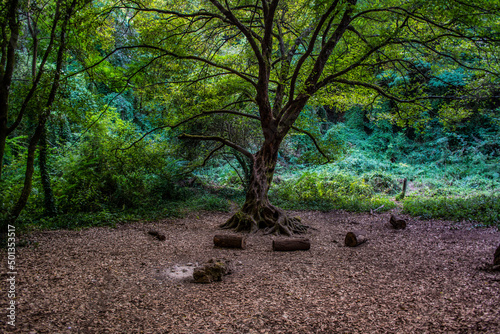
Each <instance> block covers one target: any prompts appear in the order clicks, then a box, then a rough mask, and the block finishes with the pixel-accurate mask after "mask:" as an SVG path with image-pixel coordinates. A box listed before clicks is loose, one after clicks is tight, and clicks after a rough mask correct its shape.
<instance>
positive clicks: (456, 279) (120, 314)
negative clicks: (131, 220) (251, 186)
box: [0, 212, 500, 333]
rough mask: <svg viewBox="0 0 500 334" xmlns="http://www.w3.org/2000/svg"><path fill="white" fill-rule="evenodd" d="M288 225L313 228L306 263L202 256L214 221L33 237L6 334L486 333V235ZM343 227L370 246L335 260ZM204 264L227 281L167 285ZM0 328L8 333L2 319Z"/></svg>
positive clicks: (344, 221) (258, 250)
mask: <svg viewBox="0 0 500 334" xmlns="http://www.w3.org/2000/svg"><path fill="white" fill-rule="evenodd" d="M296 214H297V215H299V216H301V217H302V220H303V221H304V222H306V223H308V224H310V225H311V226H312V227H314V228H315V229H313V230H312V231H311V233H309V234H308V235H307V238H308V239H310V241H311V249H310V250H309V251H305V252H273V251H272V246H271V245H272V240H273V237H272V236H264V235H262V234H255V235H248V237H247V247H246V249H243V250H241V249H223V248H214V246H213V236H214V235H215V234H224V233H228V234H230V233H232V232H231V231H221V230H219V229H218V225H219V224H220V223H221V222H223V221H225V220H226V219H227V218H228V217H229V215H228V214H225V213H224V214H223V213H204V214H203V215H200V217H203V218H202V219H198V218H197V217H196V215H193V216H192V217H188V218H185V219H174V220H170V219H169V220H165V221H159V222H155V223H135V224H126V225H121V226H119V227H118V228H116V229H111V228H93V229H88V230H83V231H47V232H38V233H34V234H33V235H32V236H31V239H32V240H36V241H37V242H38V243H39V246H38V247H36V248H35V247H28V248H19V249H18V258H17V260H18V262H19V264H18V268H19V270H18V271H19V274H18V282H17V289H18V299H17V302H18V310H17V316H18V318H17V321H16V324H17V326H16V328H15V329H14V332H18V333H477V332H481V333H500V293H499V290H500V282H499V278H500V277H499V275H500V274H499V273H498V272H491V271H490V272H488V271H483V270H480V269H478V268H479V267H480V266H481V265H482V264H483V263H485V262H491V261H492V258H493V253H494V251H495V249H496V247H497V246H498V242H499V240H500V233H499V232H498V230H496V229H471V228H470V227H469V226H468V225H467V224H465V223H464V224H456V223H451V222H443V221H416V220H414V219H412V218H409V217H405V219H406V220H407V222H408V227H407V228H406V229H405V230H393V229H391V228H390V227H389V226H388V223H387V222H388V220H389V217H390V214H375V215H369V214H351V213H345V212H329V213H321V212H297V213H296ZM353 222H356V224H355V226H354V225H353ZM353 227H355V228H356V229H363V230H364V231H366V232H367V233H368V234H369V235H370V242H368V243H365V244H363V245H361V246H359V247H356V248H348V247H344V246H343V240H344V237H345V234H346V233H347V232H348V231H349V230H351V229H352V228H353ZM151 230H155V231H157V230H158V231H162V233H164V234H165V235H166V240H165V241H163V242H158V240H155V239H154V238H152V237H151V236H150V235H148V233H147V231H151ZM1 257H2V263H6V262H5V261H6V254H5V252H2V253H1ZM210 258H224V259H229V260H231V261H232V262H233V263H234V264H235V268H234V272H233V273H232V274H231V275H228V276H225V277H224V280H223V281H222V282H217V283H212V284H206V285H199V284H194V283H192V282H191V281H190V280H189V279H185V276H183V279H177V278H175V277H176V276H175V275H168V274H167V273H168V272H169V270H170V272H172V270H173V269H172V268H181V271H182V270H183V269H182V268H185V267H190V266H192V265H193V264H195V263H204V262H206V261H207V260H209V259H210ZM176 270H177V269H176ZM186 270H187V269H186ZM180 276H182V275H180ZM2 291H4V292H5V290H2ZM4 292H3V293H4ZM1 302H2V304H1V305H0V307H1V308H2V310H5V308H6V306H7V304H6V303H7V298H5V297H4V298H2V299H1ZM0 322H1V323H0V328H2V329H4V330H5V331H7V330H8V331H12V329H11V328H9V326H8V325H7V324H6V317H5V315H3V316H2V317H1V318H0Z"/></svg>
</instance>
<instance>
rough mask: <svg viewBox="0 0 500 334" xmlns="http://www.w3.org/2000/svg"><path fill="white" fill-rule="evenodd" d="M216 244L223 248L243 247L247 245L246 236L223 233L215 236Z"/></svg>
mask: <svg viewBox="0 0 500 334" xmlns="http://www.w3.org/2000/svg"><path fill="white" fill-rule="evenodd" d="M214 245H215V246H216V247H223V248H241V249H245V247H246V237H245V236H241V235H223V234H218V235H216V236H214Z"/></svg>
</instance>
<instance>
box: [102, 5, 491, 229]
mask: <svg viewBox="0 0 500 334" xmlns="http://www.w3.org/2000/svg"><path fill="white" fill-rule="evenodd" d="M114 10H116V11H119V12H120V13H122V14H123V15H124V17H126V18H127V21H128V23H129V24H130V25H131V26H132V28H133V29H135V31H136V32H137V36H136V37H135V38H133V39H129V40H127V41H126V43H124V44H123V45H119V46H118V47H116V49H115V50H114V51H113V52H111V53H110V54H109V55H108V56H107V57H105V59H104V60H103V62H104V61H109V60H110V59H112V57H113V55H116V54H122V55H123V54H127V53H129V52H131V50H138V51H140V53H137V54H135V58H136V60H137V61H138V62H137V64H136V65H135V66H131V68H130V69H131V70H132V72H131V76H130V80H131V82H132V81H133V80H132V77H133V76H136V77H138V76H139V74H138V73H143V74H145V76H146V77H148V78H154V80H155V81H156V84H157V85H156V87H160V90H158V91H157V92H158V93H159V94H160V95H161V96H157V99H156V100H157V101H156V102H158V101H161V102H163V103H164V104H165V110H166V111H164V115H163V116H164V119H165V123H164V124H163V125H162V126H160V127H159V128H167V127H170V128H173V129H184V130H185V129H190V130H191V131H192V132H186V133H182V134H181V135H180V136H179V138H181V139H187V140H196V141H212V142H216V143H218V144H217V146H216V147H215V149H214V150H213V151H215V150H217V149H219V148H220V147H222V146H228V147H230V148H232V149H234V150H236V151H238V152H240V153H241V154H243V155H244V156H246V157H247V158H248V159H249V160H250V161H251V163H252V169H251V176H250V182H249V185H248V191H247V194H246V200H245V203H244V204H243V206H242V207H241V209H240V210H239V211H238V212H237V213H236V214H234V215H233V216H232V217H231V218H230V219H229V220H228V221H227V222H225V223H224V224H223V225H222V227H224V228H235V229H236V230H238V231H240V230H250V231H256V230H258V229H260V228H265V229H266V230H267V232H269V233H271V232H276V233H284V234H292V233H302V232H305V231H306V230H307V227H306V226H305V225H303V224H301V222H300V220H299V219H298V218H294V217H290V216H289V215H288V214H287V213H285V212H284V211H283V210H281V209H280V208H278V207H276V206H274V205H273V204H271V202H270V200H269V197H268V192H269V188H270V185H271V182H272V180H273V175H274V171H275V167H276V164H277V159H278V150H279V149H280V145H281V144H282V142H283V140H284V139H285V137H286V136H287V134H289V133H290V132H291V131H294V130H295V131H300V130H299V129H298V128H296V127H295V125H294V124H295V123H296V121H297V119H298V118H299V116H300V115H301V113H302V111H303V109H304V107H305V106H306V105H308V104H309V103H312V102H314V103H322V104H342V103H344V102H345V103H348V102H347V101H353V100H354V101H355V102H356V103H361V104H362V103H372V104H373V103H377V102H378V101H379V100H380V99H382V98H383V99H391V100H393V101H394V103H396V104H397V105H398V109H397V110H398V113H399V115H400V117H401V118H406V119H407V121H408V120H410V119H412V118H415V117H417V116H418V113H420V112H422V111H423V110H426V108H428V107H429V106H430V103H429V102H428V101H429V100H431V99H436V98H443V97H442V96H429V94H428V93H426V92H425V91H424V90H422V87H421V86H419V84H418V80H413V81H412V82H410V81H409V82H405V83H404V84H398V85H387V84H383V82H382V81H383V80H382V79H381V76H383V73H384V71H385V70H387V69H391V70H392V71H396V72H400V73H404V72H408V71H409V69H410V68H412V69H417V72H418V68H419V67H418V66H415V65H416V64H417V65H418V62H419V61H420V60H421V59H424V58H425V59H426V60H427V61H431V62H432V61H436V62H437V61H443V60H445V62H446V63H447V64H448V65H449V66H455V67H462V68H464V69H465V70H466V71H469V72H470V75H469V76H468V80H470V81H473V80H487V81H490V82H494V81H495V80H496V78H497V74H496V73H497V68H496V67H497V64H496V62H486V61H484V62H481V61H480V60H481V59H495V57H496V55H497V49H496V47H497V42H498V23H499V21H498V13H499V5H498V1H488V0H479V1H478V0H475V1H471V0H461V1H459V0H455V1H447V0H439V1H437V0H408V1H393V0H387V1H375V0H319V1H318V0H316V1H312V0H311V1H309V0H301V1H285V0H233V1H232V0H226V1H224V2H219V1H218V0H200V1H194V2H191V1H190V2H182V1H177V0H158V1H155V0H151V1H149V0H139V1H130V2H129V1H125V0H124V1H122V2H121V4H120V5H119V6H117V7H115V8H114ZM417 74H418V75H420V76H422V77H424V76H427V75H429V74H428V73H423V72H422V73H417ZM402 77H403V78H404V77H405V76H404V75H402ZM158 84H161V85H160V86H158ZM161 91H163V92H164V94H161ZM455 93H456V94H460V92H455ZM445 98H447V99H450V100H460V99H464V98H463V96H462V97H460V96H456V95H455V96H446V97H445ZM450 113H451V114H452V113H453V110H451V111H450ZM220 115H226V116H227V117H234V118H237V117H239V118H244V119H246V120H248V121H254V122H256V123H255V124H256V125H257V124H259V125H260V130H261V134H262V137H261V138H260V146H259V148H257V149H255V150H251V149H249V148H248V147H244V146H243V145H241V144H240V143H238V142H234V141H231V140H229V139H228V138H227V137H224V136H221V135H218V134H209V133H208V134H207V133H202V132H201V131H199V127H185V126H186V125H187V124H189V123H190V122H198V121H199V120H202V119H206V118H207V117H220ZM416 115H417V116H416ZM197 129H198V130H197ZM305 134H307V135H310V133H308V132H305ZM310 137H311V140H313V142H314V144H315V145H316V146H317V148H318V149H319V150H320V151H321V152H322V153H323V154H324V156H325V160H327V159H328V157H327V154H326V153H325V152H323V151H322V150H321V148H320V145H319V144H318V142H317V141H316V140H315V139H314V137H313V136H310ZM213 151H212V152H210V154H212V153H213ZM210 154H209V155H210Z"/></svg>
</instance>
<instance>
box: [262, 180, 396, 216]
mask: <svg viewBox="0 0 500 334" xmlns="http://www.w3.org/2000/svg"><path fill="white" fill-rule="evenodd" d="M270 197H271V200H272V201H273V202H274V203H276V204H277V205H279V206H282V207H283V208H285V209H292V210H297V209H300V210H321V211H328V210H336V209H345V210H349V211H369V210H370V209H375V208H377V207H380V206H381V205H384V210H389V209H391V208H393V207H395V204H394V203H393V202H391V201H390V200H388V199H387V198H384V197H382V196H374V189H373V187H372V186H371V185H369V184H368V183H366V182H365V181H364V180H363V179H362V178H359V177H355V176H351V175H348V174H342V173H335V174H329V173H326V172H312V171H307V172H305V173H303V174H302V176H300V177H298V178H289V179H287V180H284V181H283V182H281V183H280V184H279V185H275V186H274V187H273V188H272V190H271V193H270Z"/></svg>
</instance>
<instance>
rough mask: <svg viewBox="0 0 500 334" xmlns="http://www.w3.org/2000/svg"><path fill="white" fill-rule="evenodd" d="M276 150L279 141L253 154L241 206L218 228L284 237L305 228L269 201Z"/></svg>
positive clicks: (305, 229)
mask: <svg viewBox="0 0 500 334" xmlns="http://www.w3.org/2000/svg"><path fill="white" fill-rule="evenodd" d="M278 148H279V142H277V141H266V142H265V143H264V145H263V146H262V148H261V149H260V151H259V152H257V153H256V154H255V156H254V164H253V168H252V171H251V177H250V183H249V187H248V190H247V195H246V200H245V203H244V204H243V206H242V208H241V209H240V210H239V211H238V212H236V213H235V214H234V216H233V217H231V218H230V219H229V220H228V221H227V222H226V223H224V224H223V225H221V227H222V228H233V229H235V230H236V231H237V232H239V231H251V232H257V231H258V230H259V229H265V232H266V233H268V234H270V233H277V234H286V235H292V234H293V233H304V232H306V231H307V226H305V225H303V224H301V223H300V219H299V218H296V217H289V216H288V215H287V214H286V212H285V211H283V210H282V209H280V208H278V207H276V206H274V205H272V204H271V202H270V201H269V196H268V193H269V188H270V186H271V182H272V180H273V175H274V169H275V167H276V163H277V160H278Z"/></svg>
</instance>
